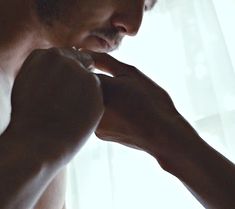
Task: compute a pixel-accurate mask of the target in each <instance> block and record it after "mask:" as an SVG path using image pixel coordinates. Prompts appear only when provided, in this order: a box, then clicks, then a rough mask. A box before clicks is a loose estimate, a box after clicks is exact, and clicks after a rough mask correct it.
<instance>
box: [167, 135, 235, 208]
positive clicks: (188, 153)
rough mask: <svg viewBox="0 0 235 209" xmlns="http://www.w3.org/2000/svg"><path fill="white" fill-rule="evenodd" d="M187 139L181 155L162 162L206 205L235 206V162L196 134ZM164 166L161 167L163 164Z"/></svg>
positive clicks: (214, 206) (207, 206) (218, 206)
mask: <svg viewBox="0 0 235 209" xmlns="http://www.w3.org/2000/svg"><path fill="white" fill-rule="evenodd" d="M193 135H194V136H193V140H188V142H189V143H188V144H187V146H186V147H185V148H184V149H182V155H176V156H177V157H176V156H174V154H172V155H171V156H172V158H168V159H167V161H166V162H163V164H164V166H165V170H167V171H168V172H170V173H171V174H173V175H174V176H176V177H177V178H178V179H179V180H181V181H182V182H183V184H184V185H185V186H186V187H187V188H188V189H189V190H190V191H191V192H192V194H193V195H194V196H195V197H196V198H197V199H198V200H199V201H200V202H201V204H202V205H204V207H206V208H211V209H232V208H235V200H234V195H235V166H234V164H233V163H232V162H230V161H229V160H228V159H226V158H225V157H224V156H222V155H221V154H220V153H218V152H217V151H216V150H214V149H213V148H212V147H210V146H209V145H208V144H207V143H205V142H204V141H203V140H202V139H201V138H200V137H199V136H197V137H195V134H193ZM164 166H163V167H164Z"/></svg>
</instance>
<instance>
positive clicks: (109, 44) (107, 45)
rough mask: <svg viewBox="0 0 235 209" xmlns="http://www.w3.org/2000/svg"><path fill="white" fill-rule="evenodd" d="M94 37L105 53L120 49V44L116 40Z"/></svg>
mask: <svg viewBox="0 0 235 209" xmlns="http://www.w3.org/2000/svg"><path fill="white" fill-rule="evenodd" d="M94 37H95V38H96V40H97V41H98V42H99V44H100V45H101V47H102V48H103V49H104V50H105V51H108V52H111V51H113V50H115V49H116V48H117V47H118V43H117V41H115V40H109V39H107V38H105V37H103V36H98V35H95V36H94Z"/></svg>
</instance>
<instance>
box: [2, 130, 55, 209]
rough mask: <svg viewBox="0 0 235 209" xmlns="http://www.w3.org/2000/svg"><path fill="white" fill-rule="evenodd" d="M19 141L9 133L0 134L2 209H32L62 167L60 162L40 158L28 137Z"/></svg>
mask: <svg viewBox="0 0 235 209" xmlns="http://www.w3.org/2000/svg"><path fill="white" fill-rule="evenodd" d="M19 141H20V142H21V143H17V142H18V141H17V140H14V136H13V135H8V134H7V133H4V134H3V135H1V136H0V158H1V163H0V185H1V187H0V208H1V209H26V208H27V209H31V208H32V207H33V206H34V204H35V203H36V201H37V200H38V199H39V197H40V196H41V194H42V192H43V191H44V189H45V188H46V187H47V185H48V184H49V183H50V181H51V179H52V178H53V177H54V176H55V175H56V173H57V172H58V170H59V166H58V165H56V164H54V165H53V164H52V163H51V162H50V163H49V162H48V163H46V162H45V161H44V159H40V158H41V156H40V154H39V152H38V151H37V150H36V149H35V147H32V146H31V144H30V143H27V140H26V143H25V144H23V143H22V141H24V140H19ZM38 149H40V148H39V147H38Z"/></svg>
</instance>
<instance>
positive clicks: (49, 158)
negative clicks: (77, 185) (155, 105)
mask: <svg viewBox="0 0 235 209" xmlns="http://www.w3.org/2000/svg"><path fill="white" fill-rule="evenodd" d="M35 2H36V1H35V0H9V1H2V0H1V1H0V12H1V17H0V26H1V34H0V71H1V75H2V76H3V77H4V79H5V80H7V81H9V82H8V83H7V84H5V86H4V88H7V89H12V95H11V103H12V113H11V115H8V114H5V112H4V110H1V111H3V112H2V113H3V114H2V118H1V120H2V121H3V122H4V126H5V131H4V132H3V133H2V134H1V136H0V157H1V159H2V162H1V164H0V184H1V188H2V189H1V190H0V204H1V205H0V207H1V208H2V209H12V208H14V209H15V208H17V209H21V208H22V209H25V208H27V209H28V208H30V209H31V208H53V209H54V208H55V209H57V208H58V209H61V208H64V190H65V189H64V180H63V179H64V171H63V169H64V167H65V166H66V164H67V163H68V162H69V161H70V160H71V159H72V158H73V156H74V155H75V154H76V153H77V152H78V151H79V149H80V148H81V146H82V145H83V144H84V142H85V141H86V139H87V138H88V136H89V135H90V134H91V133H92V132H94V130H95V129H96V127H97V125H98V122H99V121H100V119H101V116H102V114H103V112H104V106H103V95H102V89H101V87H100V81H99V80H98V78H97V77H96V76H95V75H94V74H92V73H90V72H89V71H87V68H86V66H84V60H82V59H80V58H78V57H77V55H76V54H78V53H79V52H74V51H73V50H71V49H70V48H71V47H72V46H76V47H77V48H80V47H82V48H86V49H90V50H94V51H98V52H108V51H111V50H114V49H115V48H117V47H118V45H119V44H120V42H121V40H122V38H123V37H124V36H126V35H131V36H132V35H135V34H136V33H137V32H138V30H139V27H140V25H141V21H142V17H143V12H144V10H145V8H146V7H147V8H149V7H151V6H150V5H153V3H154V2H155V1H153V0H146V1H144V0H137V1H136V0H130V1H129V3H128V5H127V4H126V1H124V0H122V1H120V0H118V1H117V0H100V1H93V0H71V1H65V2H69V3H71V4H69V3H65V4H64V5H63V7H62V8H63V9H62V10H61V13H60V16H59V17H57V18H56V19H52V20H51V21H50V24H46V23H45V22H43V21H42V18H41V17H39V16H38V12H37V10H36V5H35ZM130 11H131V12H130ZM84 20H85V21H84ZM51 47H56V48H52V49H50V48H51ZM35 49H41V50H35ZM55 78H56V79H55ZM80 89H85V90H86V95H85V96H84V93H83V92H82V91H79V90H80ZM68 92H69V93H68ZM8 93H9V94H8V95H0V97H1V101H3V102H6V103H7V101H8V98H9V97H10V92H8ZM81 110H82V111H81ZM75 113H77V114H75ZM3 130H4V129H3ZM58 182H60V183H58Z"/></svg>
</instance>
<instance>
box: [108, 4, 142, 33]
mask: <svg viewBox="0 0 235 209" xmlns="http://www.w3.org/2000/svg"><path fill="white" fill-rule="evenodd" d="M142 19H143V8H140V9H135V10H133V9H129V10H128V9H127V10H126V11H125V12H120V13H116V14H114V16H113V17H112V20H111V22H112V25H113V26H114V27H115V28H116V29H118V31H119V32H120V33H121V34H123V35H128V36H135V35H136V34H137V32H138V31H139V28H140V26H141V23H142Z"/></svg>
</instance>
